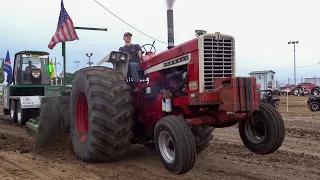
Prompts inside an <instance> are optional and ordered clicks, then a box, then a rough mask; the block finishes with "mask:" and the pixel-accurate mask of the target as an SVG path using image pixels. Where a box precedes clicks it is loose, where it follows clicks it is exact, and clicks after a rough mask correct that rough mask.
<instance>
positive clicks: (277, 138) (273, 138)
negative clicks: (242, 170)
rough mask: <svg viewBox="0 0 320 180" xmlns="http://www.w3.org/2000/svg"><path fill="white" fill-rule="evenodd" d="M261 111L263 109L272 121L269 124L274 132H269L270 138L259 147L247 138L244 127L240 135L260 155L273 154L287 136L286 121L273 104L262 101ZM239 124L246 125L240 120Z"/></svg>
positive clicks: (249, 147)
mask: <svg viewBox="0 0 320 180" xmlns="http://www.w3.org/2000/svg"><path fill="white" fill-rule="evenodd" d="M259 111H261V112H262V114H263V115H264V116H265V117H269V118H268V121H271V122H270V123H269V125H270V129H272V133H271V132H269V134H268V135H269V140H268V141H267V142H264V143H263V144H264V145H263V146H260V147H259V148H257V147H254V146H253V145H251V143H250V142H249V141H248V140H247V139H246V137H245V134H244V132H243V129H244V128H239V131H240V137H241V139H242V141H243V142H244V144H245V145H246V147H247V148H248V149H249V150H250V151H252V152H255V153H257V154H260V155H265V154H271V153H273V152H275V151H276V150H277V149H278V148H279V147H280V146H281V145H282V143H283V141H284V137H285V126H284V122H283V119H282V117H281V115H280V113H279V112H278V111H277V110H276V109H274V108H273V107H272V106H271V105H268V104H263V103H261V104H260V106H259ZM239 126H244V122H242V121H240V124H239ZM267 131H268V129H267Z"/></svg>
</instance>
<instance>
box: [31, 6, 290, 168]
mask: <svg viewBox="0 0 320 180" xmlns="http://www.w3.org/2000/svg"><path fill="white" fill-rule="evenodd" d="M171 13H172V12H171ZM168 17H169V18H170V19H171V18H172V17H170V12H168ZM169 21H170V20H169ZM169 24H171V23H169ZM171 25H172V24H171ZM172 33H173V32H172V31H169V47H168V48H169V49H168V50H166V51H164V52H161V53H159V54H156V50H155V47H154V46H153V44H147V45H143V46H142V47H141V49H143V50H145V48H146V46H151V49H152V51H151V50H150V51H147V50H145V51H144V53H143V60H142V61H141V63H140V66H141V68H142V69H143V72H141V74H140V76H141V77H140V79H141V82H140V83H138V92H137V93H135V92H133V91H132V89H131V88H130V86H131V84H132V83H133V82H132V81H131V78H130V76H127V74H128V54H127V53H124V52H118V51H113V52H111V53H110V54H109V55H108V56H106V57H105V58H104V59H102V60H101V61H100V62H99V63H98V66H93V67H87V68H83V69H81V70H79V71H77V72H76V75H75V79H74V82H73V86H72V91H71V96H70V101H69V100H68V96H67V95H66V96H62V97H61V98H60V99H57V97H45V98H44V99H43V101H42V109H41V111H43V112H41V114H40V118H39V119H40V121H39V130H38V137H37V139H38V140H37V143H38V145H36V148H37V147H41V146H43V145H44V144H46V143H47V142H48V139H49V138H48V137H49V136H52V134H54V133H55V134H58V130H57V129H59V128H60V127H68V126H67V125H68V124H69V119H70V133H71V137H72V143H73V149H74V151H75V154H76V156H77V157H78V158H79V159H81V160H82V161H85V162H110V161H115V160H120V159H122V158H123V157H124V156H125V154H126V152H127V151H128V149H129V147H130V144H132V143H142V144H150V143H151V144H154V146H155V149H156V152H157V154H158V155H159V157H160V159H161V162H162V163H163V165H164V167H165V168H166V169H167V170H168V171H169V172H171V173H174V174H183V173H187V172H188V171H189V170H191V169H192V168H193V166H194V164H195V159H196V154H197V153H200V152H201V151H203V150H204V149H205V148H206V147H208V145H209V142H210V141H211V140H212V138H213V132H214V129H215V128H225V127H230V126H233V125H235V124H237V123H239V125H238V126H239V134H240V137H241V139H242V141H243V143H244V145H245V146H246V147H247V148H248V149H249V150H250V151H252V152H253V153H256V154H260V155H265V154H270V153H273V152H275V151H276V150H277V149H278V148H279V147H280V146H281V145H282V142H283V140H284V136H285V127H284V122H283V119H282V117H281V115H280V114H279V112H278V111H277V110H276V109H275V108H273V107H272V106H270V105H268V104H263V103H260V93H259V92H258V91H257V86H256V79H255V78H253V77H235V41H234V38H233V37H232V36H229V35H223V34H220V33H213V34H210V33H205V32H203V31H197V34H198V37H196V38H194V39H192V40H190V41H188V42H185V43H183V44H180V45H178V46H175V47H172V46H171V45H172V44H173V34H172ZM104 62H111V63H112V64H113V68H108V67H104V66H100V65H102V63H104ZM61 103H62V104H64V105H62V106H61ZM68 103H70V107H69V108H70V117H69V116H68V115H69V111H67V110H68ZM48 104H49V105H50V106H51V109H48V108H50V107H49V106H48ZM45 108H46V110H45ZM44 112H46V113H44ZM59 113H60V115H59V116H58V114H59ZM58 117H59V118H62V119H63V120H62V121H60V122H58V121H55V120H53V118H56V119H58ZM63 125H65V126H63ZM59 132H60V131H59ZM49 134H50V135H49ZM217 163H218V162H217Z"/></svg>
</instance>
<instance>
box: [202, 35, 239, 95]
mask: <svg viewBox="0 0 320 180" xmlns="http://www.w3.org/2000/svg"><path fill="white" fill-rule="evenodd" d="M233 46H234V42H233V39H232V38H229V37H223V36H222V39H220V40H217V39H216V38H215V37H204V44H203V51H204V52H203V54H204V57H203V59H204V61H203V63H204V64H203V66H204V73H203V75H204V90H213V88H214V87H213V81H214V79H215V78H220V77H231V76H232V75H233V74H234V68H233V67H234V61H233V60H234V58H233V54H234V52H233V51H234V48H233Z"/></svg>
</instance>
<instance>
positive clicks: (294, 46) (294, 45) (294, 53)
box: [288, 41, 299, 86]
mask: <svg viewBox="0 0 320 180" xmlns="http://www.w3.org/2000/svg"><path fill="white" fill-rule="evenodd" d="M298 43H299V41H290V42H288V44H293V61H294V85H295V86H296V85H297V83H296V44H298Z"/></svg>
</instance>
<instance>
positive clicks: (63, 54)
mask: <svg viewBox="0 0 320 180" xmlns="http://www.w3.org/2000/svg"><path fill="white" fill-rule="evenodd" d="M62 56H63V79H62V81H63V83H62V84H63V91H66V80H65V77H66V75H65V74H66V72H67V71H66V43H65V42H62Z"/></svg>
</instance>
